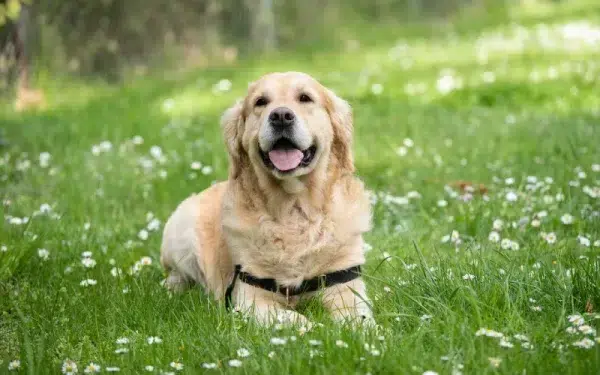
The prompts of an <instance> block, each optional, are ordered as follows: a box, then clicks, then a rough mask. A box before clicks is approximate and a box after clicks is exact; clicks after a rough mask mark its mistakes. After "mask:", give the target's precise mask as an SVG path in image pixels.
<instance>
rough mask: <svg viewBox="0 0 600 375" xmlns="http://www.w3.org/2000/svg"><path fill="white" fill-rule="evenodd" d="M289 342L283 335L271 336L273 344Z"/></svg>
mask: <svg viewBox="0 0 600 375" xmlns="http://www.w3.org/2000/svg"><path fill="white" fill-rule="evenodd" d="M286 343H287V339H285V338H281V337H271V344H273V345H285V344H286Z"/></svg>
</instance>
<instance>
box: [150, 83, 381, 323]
mask: <svg viewBox="0 0 600 375" xmlns="http://www.w3.org/2000/svg"><path fill="white" fill-rule="evenodd" d="M299 92H307V93H309V94H310V95H311V97H312V98H313V100H314V103H309V104H307V103H301V102H299V101H298V99H297V98H298V93H299ZM261 95H268V96H269V97H270V98H271V99H272V101H271V102H270V103H269V104H268V105H266V106H264V107H258V106H254V103H255V101H256V98H257V97H259V96H261ZM277 106H286V107H288V108H290V109H291V110H293V111H294V113H295V115H296V117H297V118H298V121H299V123H301V124H302V126H304V128H305V129H304V130H306V134H308V135H309V136H310V137H311V140H312V141H313V142H315V144H318V145H319V147H318V151H317V154H316V156H315V159H314V162H312V164H311V165H310V166H309V167H307V168H303V169H301V170H299V171H298V172H294V173H292V174H289V175H282V174H281V173H278V172H277V171H273V170H269V169H268V168H266V167H265V165H264V164H263V162H262V160H261V158H260V154H259V150H258V148H259V147H260V145H259V143H260V140H259V137H260V134H262V133H261V132H262V131H263V130H264V127H265V126H267V125H266V118H267V116H268V113H269V112H270V111H271V110H272V109H273V108H275V107H277ZM221 125H222V130H223V134H224V138H225V143H226V146H227V150H228V153H229V156H230V172H229V178H228V180H227V181H226V182H221V183H218V184H215V185H214V186H212V187H210V188H208V189H206V190H205V191H203V192H201V193H200V194H197V195H193V196H191V197H189V198H187V199H186V200H185V201H183V202H182V203H181V204H180V205H179V206H178V207H177V209H176V210H175V212H174V213H173V214H172V215H171V217H170V218H169V220H168V221H167V224H166V225H165V228H164V233H163V243H162V248H161V263H162V265H163V266H164V268H165V269H166V270H167V272H168V273H169V276H168V277H167V279H166V285H167V286H168V287H169V288H171V289H175V290H180V289H182V287H184V286H186V285H188V284H189V283H200V284H201V285H203V286H204V288H205V289H206V290H208V291H209V292H211V293H212V294H213V295H214V296H215V298H217V299H222V298H223V297H224V293H225V290H226V288H227V286H228V285H229V283H230V282H231V279H232V275H233V269H234V265H235V264H241V265H242V266H243V270H244V271H246V272H249V273H250V274H252V275H254V276H256V277H260V278H274V279H275V280H276V281H277V283H278V284H279V285H283V286H296V285H299V284H300V283H301V282H302V280H304V279H310V278H313V277H315V276H318V275H321V274H324V273H329V272H333V271H337V270H342V269H346V268H348V267H351V266H355V265H358V264H362V263H364V254H363V239H362V234H363V233H364V232H366V231H368V230H369V229H370V219H371V211H370V204H369V199H368V196H367V194H366V192H365V190H364V187H363V184H362V182H361V181H360V180H359V179H357V178H356V177H355V176H354V174H353V173H354V164H353V159H352V127H353V124H352V113H351V109H350V106H349V105H348V103H346V102H345V101H344V100H342V99H340V98H339V97H337V96H336V95H335V94H334V93H333V92H332V91H330V90H328V89H327V88H325V87H323V86H322V85H321V84H319V83H318V82H317V81H316V80H314V79H313V78H312V77H310V76H308V75H306V74H303V73H297V72H287V73H272V74H268V75H266V76H263V77H262V78H260V79H259V80H258V81H256V82H254V83H252V84H251V85H250V86H249V89H248V93H247V96H246V97H245V98H244V100H241V101H239V102H238V103H236V104H235V105H234V106H233V107H231V108H230V109H228V110H227V111H226V112H225V114H224V115H223V117H222V121H221ZM311 294H312V295H302V296H300V297H290V298H286V297H285V296H283V295H280V294H276V293H272V292H269V291H266V290H263V289H260V288H257V287H254V286H251V285H248V284H245V283H243V282H240V281H239V280H238V281H237V282H236V284H235V288H234V291H233V295H232V297H233V298H232V300H233V303H234V305H235V306H236V308H238V309H241V310H243V311H246V312H248V313H251V314H253V315H254V316H255V317H256V318H257V319H258V321H260V322H262V323H265V324H268V323H272V322H274V321H280V322H301V323H302V322H304V323H306V318H305V317H303V316H302V315H300V314H298V313H296V312H294V311H293V310H292V309H293V307H294V306H295V305H296V304H297V303H298V301H299V300H300V299H301V298H304V297H312V296H318V297H319V298H322V301H323V303H324V305H325V307H326V308H327V309H328V310H330V312H331V314H332V316H333V317H334V318H335V319H337V320H351V321H361V320H362V319H365V318H366V319H367V320H368V321H370V320H371V318H372V315H371V310H370V307H369V302H368V299H367V296H366V291H365V284H364V282H363V280H362V278H358V279H355V280H353V281H351V282H349V283H346V284H340V285H336V286H333V287H329V288H327V289H325V290H324V291H319V292H317V293H311ZM356 318H361V319H356Z"/></svg>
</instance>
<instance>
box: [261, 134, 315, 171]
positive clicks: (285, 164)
mask: <svg viewBox="0 0 600 375" xmlns="http://www.w3.org/2000/svg"><path fill="white" fill-rule="evenodd" d="M259 150H260V156H261V157H262V160H263V162H264V163H265V165H266V166H267V167H268V168H273V169H276V170H278V171H279V172H293V171H294V170H296V169H298V168H302V167H307V166H309V165H310V163H311V162H312V161H313V158H314V157H315V152H316V151H317V146H314V145H313V146H311V147H309V148H307V149H306V150H300V149H299V148H298V147H297V146H296V145H295V144H294V143H293V142H292V141H291V140H289V139H287V138H281V139H279V140H278V141H277V142H275V144H274V145H273V148H272V149H271V150H270V151H269V152H264V151H263V150H261V149H260V147H259Z"/></svg>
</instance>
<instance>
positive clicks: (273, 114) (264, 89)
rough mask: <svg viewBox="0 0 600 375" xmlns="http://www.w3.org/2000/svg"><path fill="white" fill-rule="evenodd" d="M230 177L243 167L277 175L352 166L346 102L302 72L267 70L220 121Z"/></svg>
mask: <svg viewBox="0 0 600 375" xmlns="http://www.w3.org/2000/svg"><path fill="white" fill-rule="evenodd" d="M221 125H222V127H223V133H224V137H225V141H226V143H227V148H228V152H229V154H230V163H231V167H230V168H231V169H230V177H231V178H237V176H238V175H239V174H240V173H241V172H242V170H243V169H244V168H248V167H253V169H254V173H257V174H261V175H270V176H272V177H274V178H275V179H277V180H285V179H289V178H298V177H301V176H305V175H309V174H311V173H313V172H314V171H315V170H316V169H327V168H338V169H340V170H345V171H350V172H351V171H353V168H354V166H353V160H352V150H351V148H352V113H351V109H350V106H349V105H348V103H347V102H345V101H344V100H342V99H340V98H339V97H337V96H336V95H335V94H334V93H333V92H332V91H331V90H329V89H327V88H325V87H324V86H322V85H321V84H320V83H319V82H317V81H316V80H315V79H314V78H312V77H310V76H309V75H307V74H304V73H298V72H287V73H271V74H267V75H265V76H263V77H261V78H260V79H259V80H258V81H256V82H254V83H252V84H250V86H249V88H248V93H247V95H246V97H245V98H244V99H243V100H241V101H239V102H238V103H236V104H235V105H234V106H233V107H231V108H229V109H228V110H227V111H226V112H225V114H224V115H223V118H222V120H221Z"/></svg>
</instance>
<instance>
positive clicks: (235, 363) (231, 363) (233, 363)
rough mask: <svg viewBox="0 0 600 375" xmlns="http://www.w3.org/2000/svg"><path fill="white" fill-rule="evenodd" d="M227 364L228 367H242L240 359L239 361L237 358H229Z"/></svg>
mask: <svg viewBox="0 0 600 375" xmlns="http://www.w3.org/2000/svg"><path fill="white" fill-rule="evenodd" d="M227 364H228V365H229V367H242V361H240V360H239V359H230V360H229V362H227Z"/></svg>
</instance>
